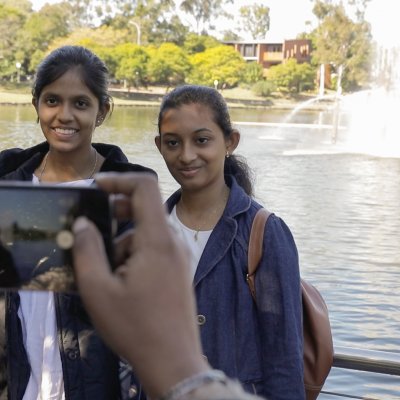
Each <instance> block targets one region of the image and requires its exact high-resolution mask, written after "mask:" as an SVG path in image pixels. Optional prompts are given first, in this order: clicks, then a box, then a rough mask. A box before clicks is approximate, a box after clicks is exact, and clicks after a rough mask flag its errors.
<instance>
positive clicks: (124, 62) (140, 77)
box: [113, 43, 149, 87]
mask: <svg viewBox="0 0 400 400" xmlns="http://www.w3.org/2000/svg"><path fill="white" fill-rule="evenodd" d="M113 59H114V61H115V64H116V65H117V67H116V70H115V77H116V78H117V79H120V80H126V81H127V82H128V84H129V86H131V85H134V86H136V87H138V86H141V85H142V83H143V82H145V80H146V75H147V62H148V60H149V55H148V53H147V51H146V50H145V49H144V48H143V47H142V46H138V45H136V44H132V43H125V44H121V45H119V46H117V47H116V48H115V49H114V50H113Z"/></svg>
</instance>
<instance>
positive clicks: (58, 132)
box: [53, 128, 78, 138]
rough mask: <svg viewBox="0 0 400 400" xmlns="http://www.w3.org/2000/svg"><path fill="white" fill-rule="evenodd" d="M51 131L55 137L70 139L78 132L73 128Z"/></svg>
mask: <svg viewBox="0 0 400 400" xmlns="http://www.w3.org/2000/svg"><path fill="white" fill-rule="evenodd" d="M53 131H54V132H55V133H56V135H57V136H61V137H65V138H67V137H71V136H74V135H75V134H76V133H77V132H78V130H77V129H73V128H53Z"/></svg>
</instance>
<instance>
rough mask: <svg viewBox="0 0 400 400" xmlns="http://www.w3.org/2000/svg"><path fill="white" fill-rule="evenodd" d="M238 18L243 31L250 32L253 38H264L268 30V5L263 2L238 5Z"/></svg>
mask: <svg viewBox="0 0 400 400" xmlns="http://www.w3.org/2000/svg"><path fill="white" fill-rule="evenodd" d="M239 12H240V18H241V21H242V25H243V30H244V31H245V32H250V33H251V36H252V38H253V39H265V37H266V36H267V33H268V31H269V25H270V17H269V7H267V6H264V5H263V4H253V5H251V6H243V7H240V10H239Z"/></svg>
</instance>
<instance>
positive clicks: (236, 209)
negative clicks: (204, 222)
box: [166, 175, 251, 218]
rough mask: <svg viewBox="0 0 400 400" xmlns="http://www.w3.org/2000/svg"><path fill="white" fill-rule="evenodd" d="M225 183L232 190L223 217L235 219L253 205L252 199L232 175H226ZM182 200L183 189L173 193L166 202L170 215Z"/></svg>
mask: <svg viewBox="0 0 400 400" xmlns="http://www.w3.org/2000/svg"><path fill="white" fill-rule="evenodd" d="M225 183H226V184H227V185H228V187H229V189H230V193H229V198H228V202H227V204H226V207H225V210H224V213H223V217H232V218H233V217H235V216H236V215H238V214H241V213H243V212H245V211H247V210H248V209H249V208H250V205H251V198H250V197H249V196H248V195H247V194H246V193H245V191H244V190H243V188H242V187H241V186H239V184H238V183H237V181H236V179H235V178H234V177H233V176H232V175H225ZM180 198H181V189H178V190H177V191H176V192H175V193H173V194H172V195H171V196H170V197H169V198H168V200H167V201H166V206H167V210H168V213H169V214H170V213H171V211H172V209H173V208H174V206H175V205H176V203H178V201H179V199H180Z"/></svg>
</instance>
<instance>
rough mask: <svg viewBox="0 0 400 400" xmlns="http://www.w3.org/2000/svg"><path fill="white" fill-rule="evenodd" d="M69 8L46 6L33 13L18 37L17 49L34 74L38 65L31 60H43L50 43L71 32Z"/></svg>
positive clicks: (56, 5) (54, 5) (58, 5)
mask: <svg viewBox="0 0 400 400" xmlns="http://www.w3.org/2000/svg"><path fill="white" fill-rule="evenodd" d="M69 11H70V10H69V8H68V7H64V6H62V5H60V4H53V5H49V4H46V5H45V6H44V7H42V8H41V9H40V10H39V11H38V12H34V13H31V14H30V15H29V17H28V18H27V20H26V21H25V24H24V26H23V28H22V29H21V30H19V32H18V34H17V36H16V47H17V48H18V50H19V52H20V54H21V56H22V57H23V58H24V61H25V63H26V66H27V70H28V71H27V72H30V73H33V72H34V69H35V67H36V65H34V64H33V63H32V62H31V60H32V59H33V60H35V59H38V58H41V57H42V56H43V53H44V51H45V50H46V49H47V48H48V46H49V45H50V43H51V42H52V41H53V40H54V39H55V38H58V37H64V36H66V35H67V34H68V33H69V32H70V29H71V28H70V26H69V24H68V20H69V18H68V12H69Z"/></svg>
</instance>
